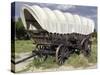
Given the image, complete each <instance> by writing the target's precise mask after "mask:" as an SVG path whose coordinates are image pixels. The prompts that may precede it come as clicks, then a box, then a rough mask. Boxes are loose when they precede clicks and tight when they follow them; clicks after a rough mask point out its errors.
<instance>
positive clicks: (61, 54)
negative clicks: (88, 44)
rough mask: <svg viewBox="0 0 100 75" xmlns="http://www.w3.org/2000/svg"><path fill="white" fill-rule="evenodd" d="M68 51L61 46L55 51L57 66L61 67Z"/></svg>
mask: <svg viewBox="0 0 100 75" xmlns="http://www.w3.org/2000/svg"><path fill="white" fill-rule="evenodd" d="M67 54H68V49H67V48H66V47H65V46H63V45H62V44H61V45H59V46H58V48H57V50H56V62H57V63H58V64H59V65H62V64H63V63H64V62H65V59H66V58H67V57H68V55H67Z"/></svg>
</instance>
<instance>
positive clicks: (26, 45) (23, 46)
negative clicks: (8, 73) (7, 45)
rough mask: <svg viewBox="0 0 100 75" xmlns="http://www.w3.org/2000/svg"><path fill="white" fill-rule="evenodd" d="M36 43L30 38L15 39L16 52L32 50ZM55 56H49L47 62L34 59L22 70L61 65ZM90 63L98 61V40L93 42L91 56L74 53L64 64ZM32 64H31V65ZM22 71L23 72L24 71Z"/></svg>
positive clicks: (80, 65) (79, 65)
mask: <svg viewBox="0 0 100 75" xmlns="http://www.w3.org/2000/svg"><path fill="white" fill-rule="evenodd" d="M34 47H35V45H33V44H32V42H31V41H30V40H17V41H15V52H16V53H21V52H22V53H23V52H31V51H32V49H34ZM54 59H55V57H49V58H48V59H47V60H46V61H45V62H39V60H38V59H37V60H33V61H32V62H31V63H30V64H29V65H27V66H26V67H27V68H26V69H23V70H22V71H24V72H25V71H27V70H29V69H30V68H32V67H33V70H34V68H37V69H39V68H41V67H42V69H48V68H57V67H60V66H59V65H57V63H56V62H54ZM89 63H93V64H96V63H97V43H96V41H94V42H93V44H92V51H91V56H90V57H88V58H86V57H84V56H83V55H82V54H81V55H76V54H72V55H71V56H70V57H69V59H68V60H66V62H65V64H64V65H63V66H66V67H67V66H68V65H70V66H73V67H75V68H78V67H85V68H86V67H88V66H89ZM30 65H31V66H30ZM22 71H21V72H22Z"/></svg>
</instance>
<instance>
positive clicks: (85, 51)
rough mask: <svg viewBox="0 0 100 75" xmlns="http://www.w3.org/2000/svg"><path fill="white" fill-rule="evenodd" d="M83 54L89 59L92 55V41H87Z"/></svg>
mask: <svg viewBox="0 0 100 75" xmlns="http://www.w3.org/2000/svg"><path fill="white" fill-rule="evenodd" d="M83 49H84V50H83V54H84V56H86V57H89V56H90V54H91V41H89V40H87V41H85V43H84V45H83Z"/></svg>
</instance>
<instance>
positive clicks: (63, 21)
mask: <svg viewBox="0 0 100 75" xmlns="http://www.w3.org/2000/svg"><path fill="white" fill-rule="evenodd" d="M20 16H21V20H22V22H23V25H24V27H25V30H26V31H27V34H28V35H29V37H30V38H31V40H32V42H33V44H36V48H35V49H33V51H32V55H33V56H37V57H38V58H40V60H41V59H43V60H44V61H45V60H46V59H47V57H48V56H55V58H56V59H55V60H56V62H57V63H58V64H59V65H61V64H63V63H64V62H65V60H66V59H68V57H69V56H70V55H71V54H73V53H77V54H80V52H81V53H83V54H84V55H85V56H89V55H90V52H91V41H90V38H91V35H92V33H93V32H94V22H93V20H91V19H89V18H86V17H83V16H79V15H77V14H71V13H68V12H62V11H60V10H51V9H49V8H46V7H40V6H37V5H33V6H29V5H23V7H22V9H21V11H20Z"/></svg>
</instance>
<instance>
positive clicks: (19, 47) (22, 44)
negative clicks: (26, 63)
mask: <svg viewBox="0 0 100 75" xmlns="http://www.w3.org/2000/svg"><path fill="white" fill-rule="evenodd" d="M33 48H34V45H33V44H32V42H31V41H30V40H16V41H15V52H16V53H21V52H31V51H32V50H33Z"/></svg>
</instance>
